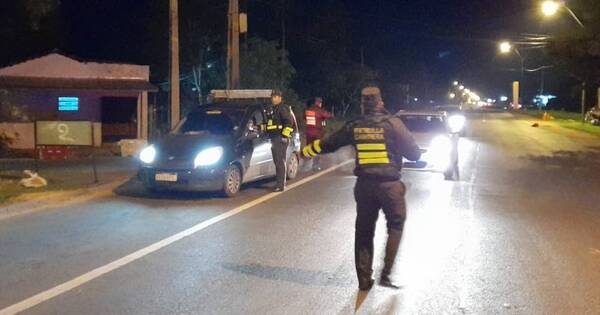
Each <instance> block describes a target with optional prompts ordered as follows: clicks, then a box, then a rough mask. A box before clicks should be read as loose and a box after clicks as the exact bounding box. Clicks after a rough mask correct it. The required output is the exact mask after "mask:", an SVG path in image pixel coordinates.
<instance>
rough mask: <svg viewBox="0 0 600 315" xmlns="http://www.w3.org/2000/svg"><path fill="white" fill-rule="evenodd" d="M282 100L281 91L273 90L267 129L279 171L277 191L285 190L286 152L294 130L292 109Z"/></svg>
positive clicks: (268, 111) (274, 160)
mask: <svg viewBox="0 0 600 315" xmlns="http://www.w3.org/2000/svg"><path fill="white" fill-rule="evenodd" d="M282 101H283V99H282V93H281V91H279V90H273V92H272V94H271V102H272V104H273V106H271V107H269V109H268V110H267V126H266V130H267V133H268V134H269V137H270V138H271V152H272V153H273V162H274V163H275V171H276V173H277V184H276V186H275V189H274V191H276V192H281V191H284V190H285V179H286V173H287V172H286V153H287V148H288V144H289V143H290V137H291V136H292V132H293V131H294V126H293V119H292V110H291V109H290V107H289V106H287V105H285V104H283V103H282Z"/></svg>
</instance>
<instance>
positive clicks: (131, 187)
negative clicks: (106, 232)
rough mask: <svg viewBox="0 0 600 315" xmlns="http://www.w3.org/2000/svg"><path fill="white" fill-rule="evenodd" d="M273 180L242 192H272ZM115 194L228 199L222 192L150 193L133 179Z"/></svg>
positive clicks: (192, 198) (246, 185)
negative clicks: (250, 190) (251, 190)
mask: <svg viewBox="0 0 600 315" xmlns="http://www.w3.org/2000/svg"><path fill="white" fill-rule="evenodd" d="M273 185H274V182H273V179H265V180H261V181H257V182H253V183H248V184H243V185H242V188H241V189H242V192H243V190H246V189H252V188H254V189H263V190H265V192H270V191H271V189H272V188H273ZM113 193H114V194H116V195H118V196H124V197H134V198H146V199H159V200H199V199H227V198H228V197H226V196H224V195H223V194H222V193H220V192H195V191H175V190H160V191H149V190H147V189H146V188H144V185H143V184H142V182H141V181H140V180H138V179H137V178H135V177H134V178H132V179H130V180H129V181H127V182H126V183H124V184H122V185H121V186H119V187H117V188H116V189H115V190H114V191H113Z"/></svg>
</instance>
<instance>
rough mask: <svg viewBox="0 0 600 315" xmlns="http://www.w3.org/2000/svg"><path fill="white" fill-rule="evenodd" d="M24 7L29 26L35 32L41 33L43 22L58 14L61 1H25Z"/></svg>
mask: <svg viewBox="0 0 600 315" xmlns="http://www.w3.org/2000/svg"><path fill="white" fill-rule="evenodd" d="M24 5H25V11H26V12H27V14H28V17H29V25H30V26H31V28H32V29H33V30H34V31H39V30H40V26H41V24H42V20H44V19H46V18H48V17H50V16H52V15H54V14H56V12H57V10H58V7H59V6H60V0H25V1H24Z"/></svg>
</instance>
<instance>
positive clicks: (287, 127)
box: [280, 105, 294, 138]
mask: <svg viewBox="0 0 600 315" xmlns="http://www.w3.org/2000/svg"><path fill="white" fill-rule="evenodd" d="M280 110H281V126H282V127H283V129H282V131H281V134H282V135H283V136H284V137H285V138H289V137H291V136H292V132H294V125H293V123H292V112H291V111H292V110H291V108H290V107H289V106H287V105H281V109H280Z"/></svg>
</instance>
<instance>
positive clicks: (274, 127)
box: [267, 126, 277, 130]
mask: <svg viewBox="0 0 600 315" xmlns="http://www.w3.org/2000/svg"><path fill="white" fill-rule="evenodd" d="M275 129H277V126H267V130H275Z"/></svg>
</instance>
